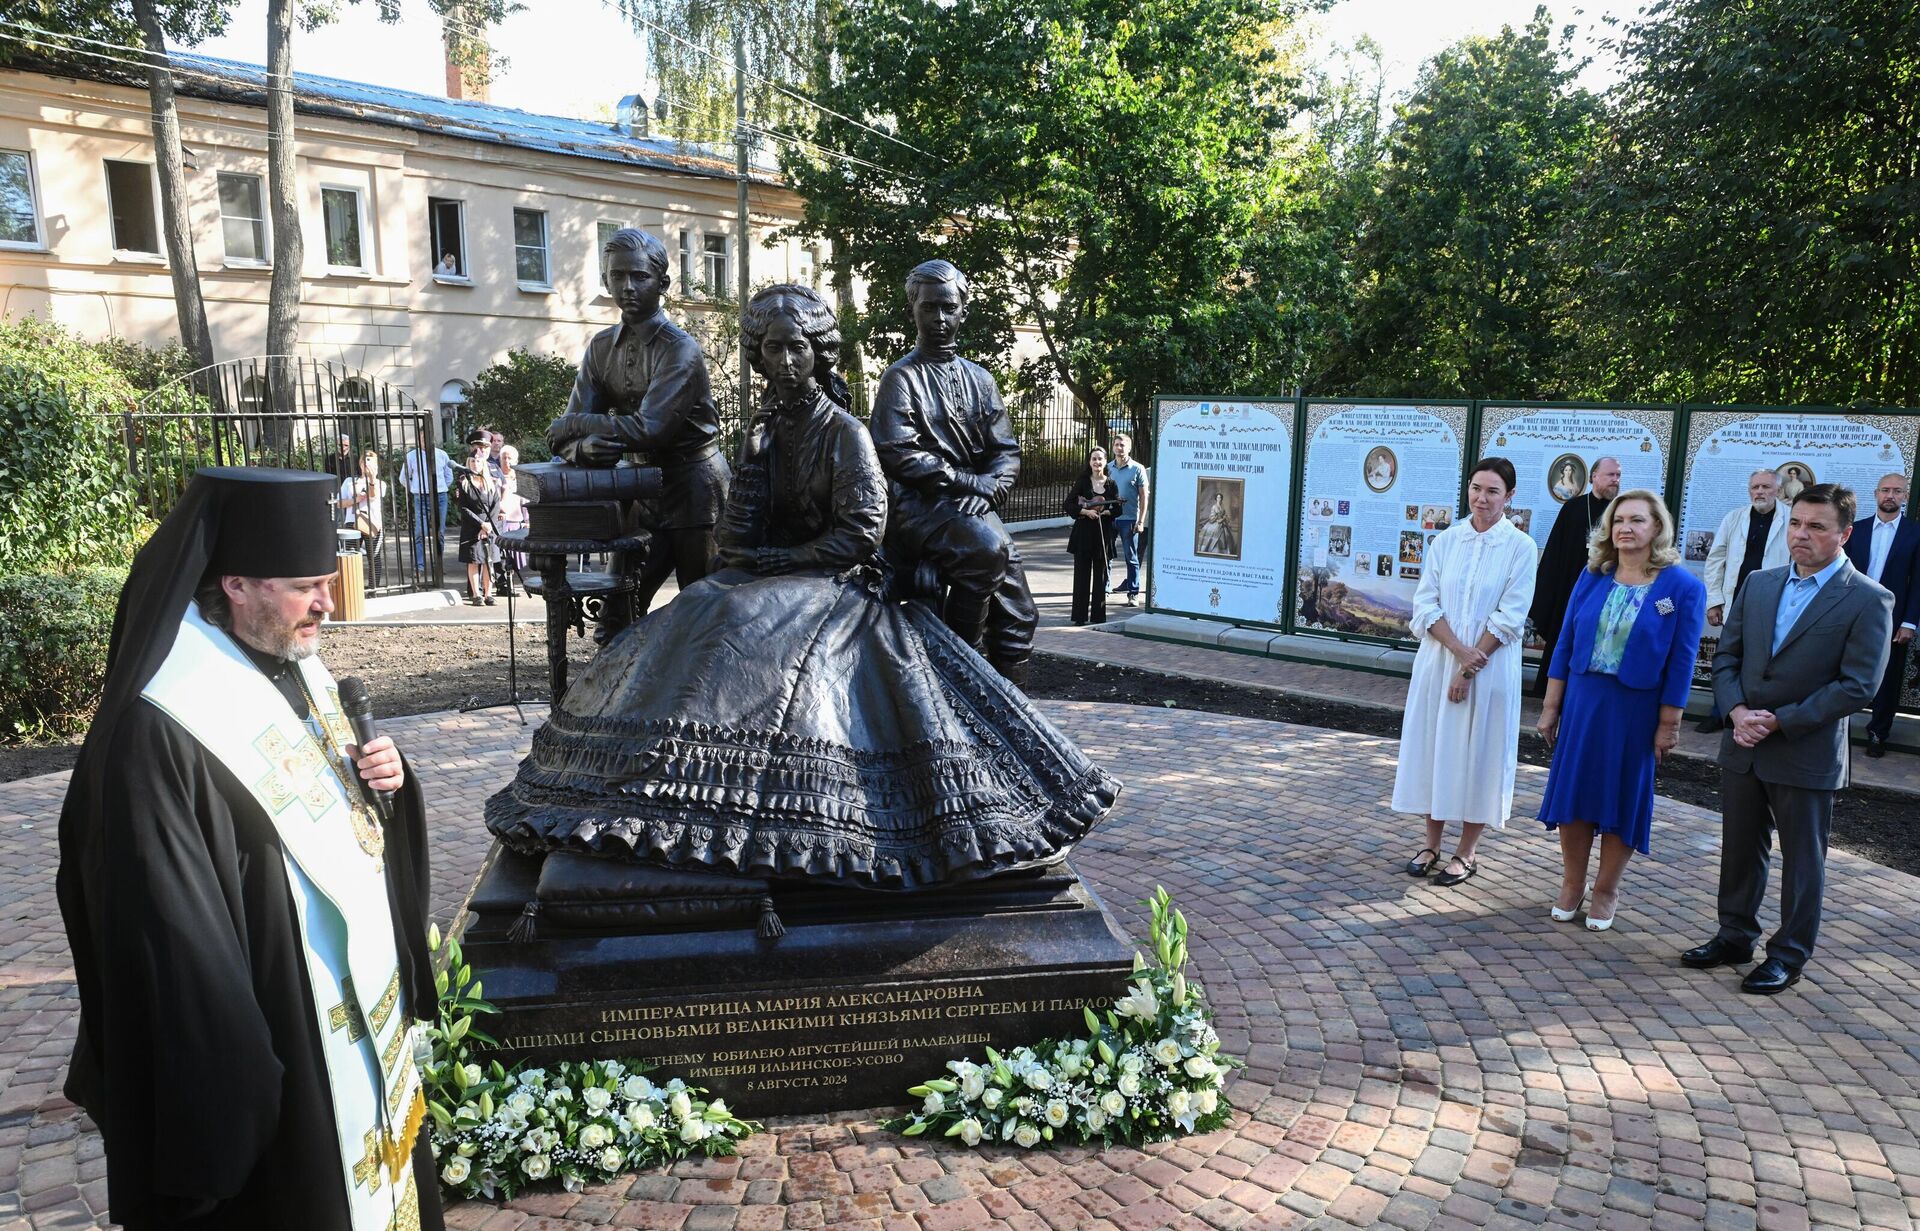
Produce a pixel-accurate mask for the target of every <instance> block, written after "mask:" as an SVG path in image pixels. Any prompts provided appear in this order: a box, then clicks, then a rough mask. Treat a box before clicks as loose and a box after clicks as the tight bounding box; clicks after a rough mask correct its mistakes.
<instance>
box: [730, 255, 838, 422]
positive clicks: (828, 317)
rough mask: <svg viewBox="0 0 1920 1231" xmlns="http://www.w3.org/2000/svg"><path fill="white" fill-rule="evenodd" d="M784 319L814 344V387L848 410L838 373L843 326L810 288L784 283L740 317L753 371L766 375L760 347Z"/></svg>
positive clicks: (770, 289)
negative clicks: (788, 319)
mask: <svg viewBox="0 0 1920 1231" xmlns="http://www.w3.org/2000/svg"><path fill="white" fill-rule="evenodd" d="M781 316H791V317H792V318H793V319H794V321H795V322H796V323H798V324H799V326H800V332H801V333H804V334H806V335H807V341H809V342H811V343H813V365H814V367H813V379H814V383H816V384H818V385H819V386H820V389H821V392H823V393H825V394H826V395H827V396H828V397H829V398H832V399H833V400H834V401H835V402H837V403H839V404H840V405H841V406H842V407H845V406H846V405H847V403H848V397H847V392H846V389H847V386H846V382H845V381H843V380H842V379H840V377H839V375H838V373H837V372H836V371H835V369H836V368H837V367H839V364H840V322H839V320H838V319H837V318H836V317H835V316H834V314H833V307H832V305H830V304H829V303H827V301H826V300H825V299H823V298H821V295H820V292H818V291H816V290H814V289H813V288H812V287H810V286H800V285H798V284H796V283H792V282H783V283H781V284H780V285H778V286H770V287H767V288H766V289H765V290H763V291H761V292H759V293H758V294H756V295H755V296H754V297H753V298H752V299H751V300H749V301H748V302H747V310H746V311H745V312H744V313H742V314H741V317H740V333H741V335H742V336H743V337H744V338H745V340H746V343H747V358H748V359H749V361H751V362H752V364H753V370H754V371H756V372H759V373H760V374H761V375H762V376H765V375H766V372H764V371H762V370H761V367H760V344H761V343H762V342H765V341H766V340H767V330H768V329H769V328H770V327H771V326H772V325H773V322H774V321H775V320H776V319H777V318H779V317H781Z"/></svg>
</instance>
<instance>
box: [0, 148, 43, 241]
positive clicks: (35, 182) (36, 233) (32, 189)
mask: <svg viewBox="0 0 1920 1231" xmlns="http://www.w3.org/2000/svg"><path fill="white" fill-rule="evenodd" d="M0 154H18V155H20V156H21V157H22V158H25V159H26V160H27V199H28V203H29V204H31V205H32V206H33V238H32V239H31V240H20V239H0V248H4V249H7V250H10V251H13V252H45V251H46V250H47V225H46V223H45V221H43V220H42V218H41V216H40V169H39V167H37V166H35V165H34V157H33V151H32V150H16V149H11V148H7V149H0Z"/></svg>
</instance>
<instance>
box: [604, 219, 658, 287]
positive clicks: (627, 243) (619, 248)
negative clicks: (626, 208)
mask: <svg viewBox="0 0 1920 1231" xmlns="http://www.w3.org/2000/svg"><path fill="white" fill-rule="evenodd" d="M606 252H607V253H608V254H612V253H615V252H638V253H639V254H640V255H641V256H644V257H646V258H647V264H649V265H651V266H652V267H653V272H654V274H655V276H656V277H661V278H664V277H666V276H667V246H666V245H665V244H663V243H661V242H660V241H659V239H657V238H655V237H654V236H652V235H649V234H647V233H646V232H645V231H642V230H641V229H640V228H639V227H621V228H620V229H619V230H618V231H615V232H614V233H613V234H611V235H609V236H607V246H606Z"/></svg>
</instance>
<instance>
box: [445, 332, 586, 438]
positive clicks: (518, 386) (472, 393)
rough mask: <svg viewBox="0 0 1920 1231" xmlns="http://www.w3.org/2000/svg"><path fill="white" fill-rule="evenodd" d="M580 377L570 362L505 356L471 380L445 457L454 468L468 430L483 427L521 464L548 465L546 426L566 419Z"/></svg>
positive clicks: (513, 352) (521, 353) (522, 354)
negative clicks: (507, 446) (502, 440)
mask: <svg viewBox="0 0 1920 1231" xmlns="http://www.w3.org/2000/svg"><path fill="white" fill-rule="evenodd" d="M579 372H580V369H579V367H578V366H577V365H576V364H575V363H574V362H573V361H572V360H570V359H564V358H562V357H560V356H559V355H536V354H534V353H533V352H532V351H524V350H510V351H508V352H507V358H506V361H505V362H503V363H496V364H494V365H493V366H492V367H490V368H488V369H486V370H485V371H483V372H481V373H480V375H478V376H476V377H474V378H473V388H472V389H470V390H468V392H467V403H466V405H465V406H463V407H461V409H460V413H459V414H458V415H457V416H455V418H454V421H453V436H452V444H451V445H450V446H449V447H448V449H447V454H448V456H450V457H453V458H454V464H455V465H458V464H459V455H458V453H457V452H456V446H458V445H459V443H460V442H461V441H462V440H465V439H466V436H467V431H468V429H469V428H471V427H473V426H474V425H475V424H485V425H486V426H488V427H490V428H493V429H494V430H495V431H497V432H499V433H500V434H501V435H502V436H505V437H506V438H507V443H508V444H510V445H512V446H513V447H514V448H516V449H518V450H520V460H521V461H523V462H542V461H545V460H547V459H548V458H549V457H551V456H553V455H552V454H551V453H549V452H548V451H547V425H548V424H550V423H552V422H553V421H554V420H555V419H558V418H559V417H560V416H561V415H562V414H565V413H566V409H567V397H568V395H570V394H571V393H572V392H573V382H574V378H575V377H576V376H578V375H579Z"/></svg>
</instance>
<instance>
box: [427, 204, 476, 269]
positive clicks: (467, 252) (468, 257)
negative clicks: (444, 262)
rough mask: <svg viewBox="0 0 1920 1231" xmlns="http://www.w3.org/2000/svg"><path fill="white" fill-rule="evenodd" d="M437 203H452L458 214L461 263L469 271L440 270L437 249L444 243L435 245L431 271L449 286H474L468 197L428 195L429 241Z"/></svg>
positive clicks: (439, 255)
mask: <svg viewBox="0 0 1920 1231" xmlns="http://www.w3.org/2000/svg"><path fill="white" fill-rule="evenodd" d="M437 205H451V206H453V207H454V213H455V214H456V215H457V216H458V222H457V223H456V225H457V226H458V227H459V228H460V260H461V263H462V264H463V265H465V266H466V267H467V271H466V272H465V273H458V274H443V273H441V272H440V257H441V253H440V252H439V251H437V249H439V248H441V247H443V246H444V245H442V244H434V245H433V247H434V248H435V249H436V251H433V252H431V253H430V254H429V255H430V256H431V258H432V261H433V264H432V265H431V266H430V267H429V271H430V272H431V274H432V276H433V280H434V281H435V282H442V283H446V284H447V285H449V286H472V285H473V251H472V249H471V248H470V247H469V245H468V244H467V202H466V198H464V197H428V198H427V238H428V240H429V242H431V241H432V239H433V233H434V232H433V210H434V207H435V206H437Z"/></svg>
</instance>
